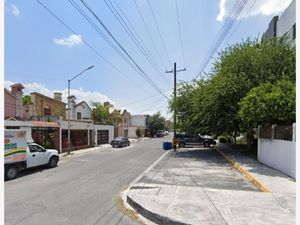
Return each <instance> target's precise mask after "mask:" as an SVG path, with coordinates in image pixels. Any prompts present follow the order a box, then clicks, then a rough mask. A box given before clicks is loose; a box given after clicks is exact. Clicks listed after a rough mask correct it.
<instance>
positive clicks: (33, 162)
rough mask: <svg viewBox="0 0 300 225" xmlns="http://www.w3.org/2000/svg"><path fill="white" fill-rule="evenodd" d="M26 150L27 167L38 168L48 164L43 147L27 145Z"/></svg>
mask: <svg viewBox="0 0 300 225" xmlns="http://www.w3.org/2000/svg"><path fill="white" fill-rule="evenodd" d="M28 148H29V152H28V157H27V167H34V166H40V165H44V164H47V163H48V157H47V155H46V154H47V152H46V150H45V149H44V148H43V147H41V146H39V145H37V144H29V145H28Z"/></svg>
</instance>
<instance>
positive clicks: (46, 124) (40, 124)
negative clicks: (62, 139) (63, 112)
mask: <svg viewBox="0 0 300 225" xmlns="http://www.w3.org/2000/svg"><path fill="white" fill-rule="evenodd" d="M32 126H34V127H59V124H58V123H56V122H44V121H32Z"/></svg>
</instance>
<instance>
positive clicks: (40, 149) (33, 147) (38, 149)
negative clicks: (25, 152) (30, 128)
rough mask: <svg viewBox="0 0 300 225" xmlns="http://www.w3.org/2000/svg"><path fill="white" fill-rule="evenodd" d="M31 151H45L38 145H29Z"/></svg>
mask: <svg viewBox="0 0 300 225" xmlns="http://www.w3.org/2000/svg"><path fill="white" fill-rule="evenodd" d="M28 147H29V150H30V152H43V151H44V149H42V148H41V147H40V146H38V145H28Z"/></svg>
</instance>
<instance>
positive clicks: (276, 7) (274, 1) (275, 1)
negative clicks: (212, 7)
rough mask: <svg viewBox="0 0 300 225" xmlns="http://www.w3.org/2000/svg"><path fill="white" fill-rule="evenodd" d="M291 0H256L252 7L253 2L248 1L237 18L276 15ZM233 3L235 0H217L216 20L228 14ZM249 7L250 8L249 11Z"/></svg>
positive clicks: (221, 19) (220, 19)
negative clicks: (217, 12) (217, 11)
mask: <svg viewBox="0 0 300 225" xmlns="http://www.w3.org/2000/svg"><path fill="white" fill-rule="evenodd" d="M291 1H292V0H257V1H256V2H255V4H254V5H253V7H252V4H253V2H251V1H249V2H248V4H247V5H246V6H245V8H244V10H243V12H244V13H242V14H241V15H240V16H239V17H238V18H237V19H242V18H245V17H250V16H255V15H264V16H269V15H277V14H279V13H281V12H283V11H284V10H285V9H286V8H287V7H288V6H289V4H290V3H291ZM235 3H236V1H235V0H219V14H218V16H217V20H218V21H223V20H224V19H225V18H226V16H228V15H229V14H230V12H231V11H232V9H233V7H234V4H235ZM250 7H252V8H251V10H250V11H249V9H250ZM248 11H249V13H248Z"/></svg>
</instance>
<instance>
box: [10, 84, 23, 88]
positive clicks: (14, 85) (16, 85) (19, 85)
mask: <svg viewBox="0 0 300 225" xmlns="http://www.w3.org/2000/svg"><path fill="white" fill-rule="evenodd" d="M10 86H11V87H20V88H22V89H23V88H25V87H24V86H23V84H21V83H16V84H13V85H10Z"/></svg>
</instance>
